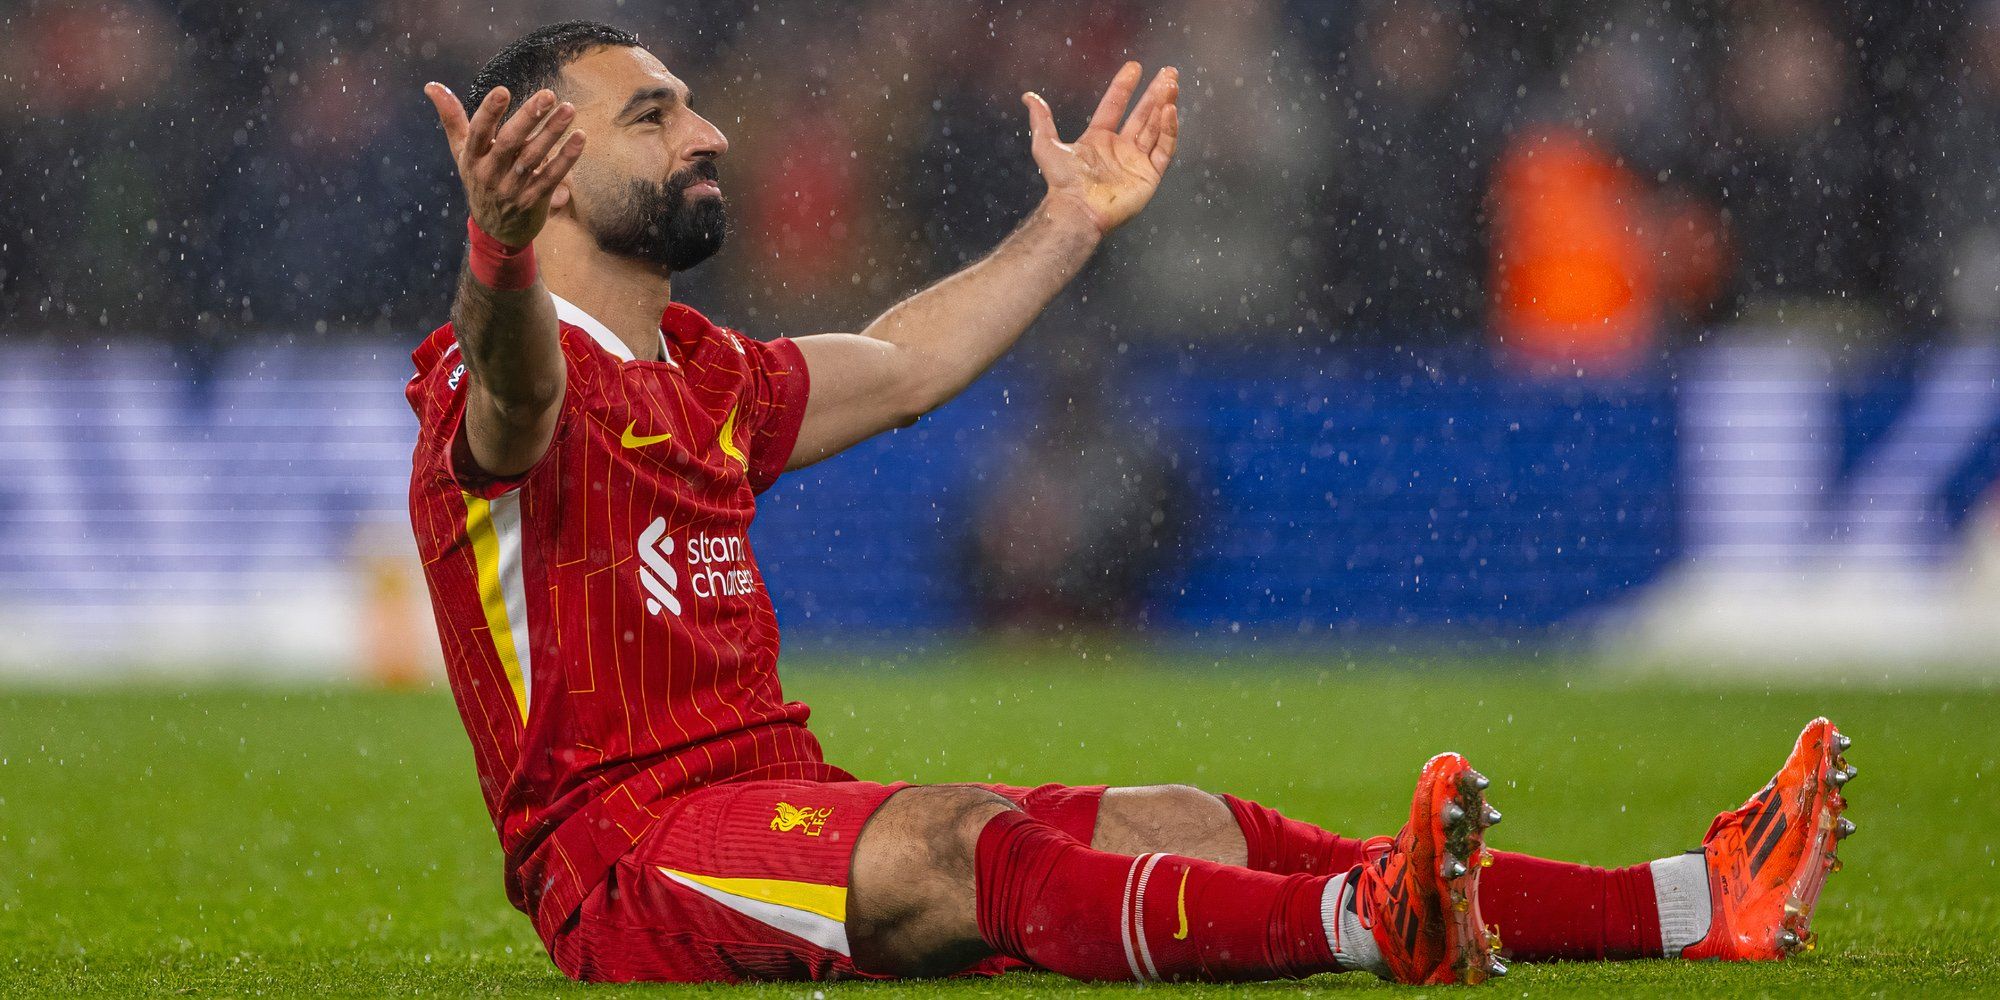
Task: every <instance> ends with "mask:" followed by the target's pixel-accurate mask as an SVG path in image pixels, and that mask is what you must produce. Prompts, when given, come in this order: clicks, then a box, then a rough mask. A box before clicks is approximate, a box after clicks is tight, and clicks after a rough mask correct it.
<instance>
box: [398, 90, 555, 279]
mask: <svg viewBox="0 0 2000 1000" xmlns="http://www.w3.org/2000/svg"><path fill="white" fill-rule="evenodd" d="M424 96H426V97H429V98H430V99H431V104H432V105H433V106H434V107H436V108H437V116H438V122H439V124H441V125H443V126H444V135H445V139H446V140H448V141H449V142H450V143H451V156H452V159H453V160H454V161H456V162H457V163H458V176H459V179H460V180H462V181H464V182H465V200H466V202H467V207H468V209H469V210H470V211H471V213H472V221H474V222H477V223H479V228H481V229H484V230H486V232H487V235H489V236H492V237H493V238H494V239H496V240H499V241H500V242H502V243H505V244H507V245H508V246H516V247H518V246H526V245H528V244H529V243H532V242H534V239H535V236H536V234H538V233H540V232H541V231H542V223H543V222H545V221H547V220H548V217H549V199H550V197H551V196H552V195H554V194H555V190H556V185H557V184H560V183H561V182H562V179H563V178H564V177H567V176H569V170H570V168H571V167H573V166H575V165H576V161H577V157H579V156H582V155H583V142H584V137H583V133H582V132H580V131H565V130H567V129H568V128H569V124H570V122H572V121H574V120H576V108H575V107H574V106H573V105H571V104H570V103H569V102H568V101H562V102H558V101H557V100H556V94H555V91H553V90H543V91H540V92H538V93H536V94H535V96H533V97H530V98H528V103H527V104H525V105H523V106H522V108H521V111H520V113H519V114H516V115H515V116H514V117H512V118H510V119H508V120H507V122H506V124H504V125H503V124H501V122H500V119H501V117H502V116H504V115H505V114H506V113H507V104H508V102H509V101H510V100H512V96H513V95H511V94H509V93H507V88H505V87H495V88H493V90H492V91H490V92H488V93H487V95H486V99H485V100H483V101H481V102H479V108H478V109H477V110H475V111H474V112H473V113H472V119H471V120H470V121H467V120H466V117H465V108H464V107H463V106H461V105H460V104H459V102H458V97H457V96H456V95H454V94H453V93H452V92H451V88H449V87H446V86H445V85H444V84H442V83H427V84H425V85H424Z"/></svg>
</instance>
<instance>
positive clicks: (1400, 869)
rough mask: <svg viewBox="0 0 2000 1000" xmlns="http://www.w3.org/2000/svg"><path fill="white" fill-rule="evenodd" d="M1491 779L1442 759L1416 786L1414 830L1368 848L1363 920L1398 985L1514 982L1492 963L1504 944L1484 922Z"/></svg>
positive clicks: (1359, 894)
mask: <svg viewBox="0 0 2000 1000" xmlns="http://www.w3.org/2000/svg"><path fill="white" fill-rule="evenodd" d="M1486 786H1487V780H1486V777H1485V776H1484V775H1481V774H1480V773H1479V772H1478V771H1475V770H1473V769H1472V766H1471V765H1470V764H1467V763H1466V762H1465V758H1464V757H1461V756H1459V755H1458V754H1455V753H1441V754H1438V755H1437V756H1435V757H1432V758H1431V759H1430V762H1429V763H1427V764H1425V765H1424V769H1423V773H1422V775H1421V776H1420V777H1419V778H1418V779H1417V794H1416V798H1415V799H1414V800H1413V801H1412V802H1411V803H1410V821H1409V823H1408V824H1406V825H1404V827H1403V830H1402V832H1401V833H1398V834H1396V836H1395V837H1393V838H1390V837H1376V838H1373V839H1372V840H1370V841H1369V843H1368V845H1367V850H1368V861H1367V862H1366V863H1364V864H1363V865H1362V866H1361V876H1360V883H1359V885H1357V886H1356V892H1355V896H1354V898H1355V901H1356V904H1355V905H1356V911H1355V915H1356V916H1357V917H1359V918H1360V920H1361V925H1362V926H1364V927H1367V928H1369V930H1370V931H1371V932H1372V933H1373V934H1374V935H1375V943H1376V945H1377V947H1379V948H1380V949H1381V952H1382V959H1383V961H1384V962H1385V963H1386V964H1387V965H1388V967H1389V974H1388V978H1389V979H1392V980H1394V981H1396V982H1399V983H1477V982H1482V981H1484V980H1486V979H1487V978H1488V977H1490V976H1503V975H1506V974H1507V966H1506V965H1504V964H1502V963H1501V961H1500V959H1499V958H1498V957H1497V956H1496V955H1495V954H1494V953H1495V952H1496V951H1498V950H1499V948H1500V936H1499V934H1498V933H1497V932H1496V931H1494V930H1493V929H1491V928H1488V927H1487V926H1486V925H1485V923H1484V922H1482V921H1481V920H1480V917H1479V871H1480V869H1481V868H1484V867H1486V866H1487V865H1490V864H1492V863H1493V859H1492V856H1491V855H1490V854H1489V853H1487V851H1486V849H1485V836H1486V828H1487V827H1489V826H1492V825H1493V824H1495V823H1498V822H1500V812H1499V810H1497V809H1494V808H1493V807H1492V806H1490V805H1487V804H1486V795H1485V792H1486Z"/></svg>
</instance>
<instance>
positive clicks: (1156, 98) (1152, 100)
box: [1118, 66, 1180, 146]
mask: <svg viewBox="0 0 2000 1000" xmlns="http://www.w3.org/2000/svg"><path fill="white" fill-rule="evenodd" d="M1179 90H1180V70H1177V69H1175V68H1174V67H1172V66H1165V67H1162V68H1161V69H1160V71H1159V72H1158V73H1156V74H1154V75H1153V82H1152V83H1150V84H1148V85H1147V86H1146V92H1145V93H1143V94H1140V95H1139V106H1138V107H1135V108H1133V109H1132V115H1131V117H1129V118H1127V119H1125V127H1124V128H1122V129H1120V130H1119V132H1118V134H1119V135H1122V136H1125V137H1127V138H1133V139H1137V140H1139V142H1140V144H1141V145H1142V146H1144V145H1145V142H1146V139H1145V133H1146V130H1147V129H1149V128H1155V127H1156V126H1157V125H1158V124H1159V110H1160V105H1162V104H1165V103H1167V102H1169V101H1172V100H1173V99H1174V98H1175V96H1176V95H1177V94H1178V93H1179Z"/></svg>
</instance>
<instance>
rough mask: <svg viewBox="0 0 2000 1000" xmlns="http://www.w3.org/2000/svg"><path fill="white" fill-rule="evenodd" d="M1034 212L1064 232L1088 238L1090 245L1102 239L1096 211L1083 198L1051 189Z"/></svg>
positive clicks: (1102, 231)
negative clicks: (1058, 192)
mask: <svg viewBox="0 0 2000 1000" xmlns="http://www.w3.org/2000/svg"><path fill="white" fill-rule="evenodd" d="M1035 214H1036V216H1038V217H1040V218H1043V219H1047V220H1048V222H1049V224H1050V225H1053V226H1055V227H1057V228H1059V229H1061V230H1063V231H1064V232H1067V233H1071V234H1073V235H1075V236H1077V237H1079V238H1083V239H1088V240H1089V241H1090V242H1091V243H1092V245H1095V244H1096V243H1098V242H1099V241H1101V240H1103V239H1104V235H1105V232H1104V225H1103V223H1102V222H1100V221H1099V219H1098V217H1097V213H1096V212H1093V211H1091V209H1090V206H1089V205H1086V204H1084V203H1083V199H1081V198H1077V197H1075V196H1073V195H1063V194H1057V193H1055V192H1053V191H1051V192H1049V194H1047V195H1046V196H1044V197H1043V198H1042V203H1041V205H1040V206H1038V207H1037V208H1036V209H1035Z"/></svg>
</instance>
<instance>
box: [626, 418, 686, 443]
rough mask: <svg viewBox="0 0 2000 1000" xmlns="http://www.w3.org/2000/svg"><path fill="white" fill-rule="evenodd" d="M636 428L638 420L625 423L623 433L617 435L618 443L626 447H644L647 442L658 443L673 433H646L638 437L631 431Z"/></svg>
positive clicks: (637, 427)
mask: <svg viewBox="0 0 2000 1000" xmlns="http://www.w3.org/2000/svg"><path fill="white" fill-rule="evenodd" d="M638 429H639V422H638V421H637V420H634V421H632V422H631V423H629V424H626V425H625V433H623V434H620V435H619V436H618V443H619V444H622V445H624V446H625V447H627V448H644V447H645V446H647V445H649V444H659V443H660V442H662V441H665V440H666V439H668V438H670V437H673V434H671V433H668V434H648V435H646V436H644V437H640V436H639V435H637V434H634V433H632V432H633V431H635V430H638Z"/></svg>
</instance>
